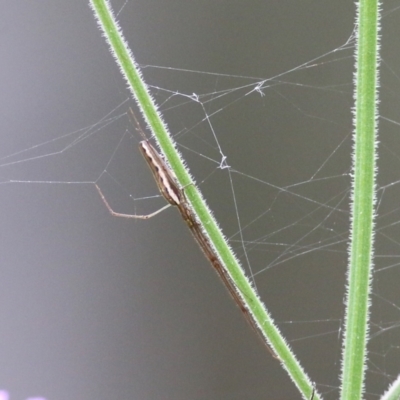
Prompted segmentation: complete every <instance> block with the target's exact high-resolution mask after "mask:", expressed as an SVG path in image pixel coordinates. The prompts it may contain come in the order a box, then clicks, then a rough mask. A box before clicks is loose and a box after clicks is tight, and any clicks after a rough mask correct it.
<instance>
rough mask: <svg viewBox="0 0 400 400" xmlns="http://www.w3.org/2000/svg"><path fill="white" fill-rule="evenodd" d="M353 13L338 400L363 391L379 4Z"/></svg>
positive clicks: (363, 3)
mask: <svg viewBox="0 0 400 400" xmlns="http://www.w3.org/2000/svg"><path fill="white" fill-rule="evenodd" d="M357 11H358V14H357V17H358V20H357V28H358V30H357V47H356V75H355V83H356V87H355V99H356V104H355V111H354V124H355V133H354V154H353V187H352V210H351V211H352V212H351V218H352V225H351V245H350V255H349V271H348V286H347V289H348V293H347V303H346V322H345V335H344V353H343V367H342V389H341V399H342V400H359V399H361V398H362V394H363V392H364V379H365V363H366V345H367V339H368V321H369V302H370V298H369V296H370V291H371V269H372V257H373V228H374V203H375V159H376V147H377V140H376V131H377V103H378V101H377V98H378V96H377V86H378V73H377V71H378V49H379V46H378V31H379V29H378V27H379V2H378V0H360V1H359V3H358V10H357Z"/></svg>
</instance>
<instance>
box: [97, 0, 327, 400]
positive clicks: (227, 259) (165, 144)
mask: <svg viewBox="0 0 400 400" xmlns="http://www.w3.org/2000/svg"><path fill="white" fill-rule="evenodd" d="M91 6H92V8H93V10H94V12H95V15H96V18H97V20H98V22H99V25H100V27H101V29H102V31H103V32H104V34H105V36H106V38H107V41H108V43H109V45H110V48H111V51H112V53H113V55H114V57H115V59H116V61H117V63H118V65H119V66H120V68H121V72H122V74H123V76H124V77H125V79H126V80H127V82H128V85H129V88H130V89H131V91H132V93H133V96H134V98H135V99H136V101H137V102H138V105H139V107H140V109H141V110H142V113H143V116H144V118H145V120H146V122H147V123H148V125H149V127H150V128H151V130H152V132H153V133H154V135H155V137H156V139H157V141H158V144H159V146H160V148H161V150H162V152H163V154H164V155H165V157H166V159H167V160H168V163H169V164H170V166H171V168H172V169H173V171H174V173H175V175H176V176H177V178H178V181H179V183H180V185H181V186H182V187H185V195H186V197H187V199H188V200H189V202H190V204H191V206H192V207H193V210H194V212H195V214H196V215H197V218H198V220H199V222H200V223H201V225H202V227H203V229H204V231H205V232H206V233H207V235H208V237H209V239H210V241H211V243H212V244H213V247H214V248H215V250H216V252H217V253H218V257H219V258H220V260H221V261H222V264H223V266H224V268H226V270H227V271H228V273H229V275H230V276H231V278H232V281H233V283H234V285H235V287H236V289H237V292H238V293H239V294H240V296H241V297H242V298H243V299H244V301H245V303H246V307H247V308H248V310H249V311H250V312H251V314H252V315H253V316H254V318H255V320H256V321H257V324H258V326H259V328H260V330H261V331H262V332H263V335H264V336H265V338H266V341H267V342H268V344H269V346H270V347H271V348H272V349H273V350H274V352H275V353H276V354H277V356H278V357H279V359H280V361H281V363H282V364H283V366H284V368H285V369H286V370H287V371H288V373H289V376H290V377H291V379H292V380H293V381H294V383H295V384H296V386H297V387H298V388H299V390H300V392H301V393H302V395H303V397H304V398H305V399H307V400H309V399H310V396H311V393H312V390H313V385H312V383H311V381H310V379H309V378H308V377H307V375H306V374H305V372H304V371H303V369H302V368H301V366H300V364H299V362H298V361H297V359H296V358H295V356H294V354H293V352H292V351H291V350H290V348H289V346H288V345H287V343H286V341H285V340H284V338H283V337H282V335H281V334H280V332H279V330H278V328H277V327H276V325H275V324H274V323H273V321H272V318H271V316H270V315H269V313H268V312H267V310H266V308H265V306H264V305H263V304H262V302H261V301H260V299H259V298H258V296H257V294H256V293H255V291H254V289H253V287H252V285H251V284H250V282H249V281H248V279H247V278H246V276H245V274H244V272H243V270H242V269H241V268H240V266H239V264H238V261H237V259H236V257H235V256H234V254H233V253H232V251H231V249H230V247H229V245H228V244H227V242H226V240H225V238H224V237H223V235H222V233H221V231H220V229H219V227H218V225H217V223H216V222H215V220H214V218H213V217H212V215H211V213H210V211H209V209H208V207H207V206H206V204H205V202H204V200H203V198H202V196H201V195H200V193H199V191H198V189H197V188H196V186H195V185H194V184H192V183H193V182H192V179H191V177H190V174H189V172H188V171H187V170H186V169H185V167H184V163H183V162H182V160H181V158H180V155H179V153H178V152H177V150H176V147H175V145H174V144H173V142H172V139H171V136H170V134H169V133H168V131H167V129H166V126H165V124H164V123H163V121H162V118H161V116H160V115H159V113H158V112H157V107H156V106H155V104H154V102H153V100H152V98H151V96H150V94H149V92H148V90H147V87H146V85H145V83H144V81H143V80H142V78H141V74H140V72H139V68H138V66H137V65H136V63H135V61H134V58H133V56H132V54H131V52H130V50H129V49H128V46H127V44H126V42H125V40H124V39H123V37H122V33H121V30H120V29H119V28H118V25H117V23H116V21H115V20H114V18H113V16H112V12H111V8H110V6H109V4H108V3H107V1H106V0H91ZM266 354H268V353H266ZM319 398H320V397H319V395H318V394H317V393H316V394H315V396H314V400H318V399H319Z"/></svg>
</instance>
